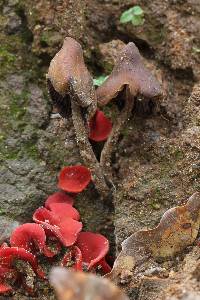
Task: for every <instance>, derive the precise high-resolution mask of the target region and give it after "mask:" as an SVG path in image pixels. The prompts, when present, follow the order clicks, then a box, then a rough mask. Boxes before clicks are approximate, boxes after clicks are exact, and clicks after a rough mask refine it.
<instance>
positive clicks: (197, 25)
mask: <svg viewBox="0 0 200 300" xmlns="http://www.w3.org/2000/svg"><path fill="white" fill-rule="evenodd" d="M136 4H137V5H140V6H141V7H142V8H143V10H144V14H145V22H144V24H143V25H142V26H138V27H134V26H132V25H131V24H129V23H127V24H123V25H122V24H120V22H119V18H120V15H121V13H122V12H123V11H125V10H126V9H128V8H129V7H131V6H133V5H136ZM65 36H71V37H74V38H76V39H77V40H78V41H79V42H80V43H81V45H82V47H83V49H84V56H85V60H86V63H87V66H88V68H89V70H90V71H91V73H92V74H93V76H94V77H96V76H98V75H101V74H105V75H108V74H109V73H110V71H111V70H112V67H113V64H114V61H115V59H116V56H117V53H119V51H120V49H122V47H123V44H124V43H127V42H130V41H132V42H134V43H135V44H136V45H137V47H138V48H139V50H140V52H141V54H142V55H143V57H144V60H145V64H146V65H147V66H148V67H149V68H150V69H151V70H152V72H153V73H154V75H155V76H156V77H157V79H158V80H159V81H160V83H161V85H162V89H163V95H164V96H163V97H162V99H161V100H160V101H159V102H158V103H156V104H154V105H153V106H152V105H150V103H148V104H145V105H141V104H140V103H139V102H138V103H137V105H136V107H135V109H134V111H133V114H132V116H131V118H130V119H129V120H128V123H127V126H126V128H125V129H124V130H123V131H122V133H121V136H120V140H119V143H118V145H117V149H116V151H115V152H114V153H113V157H112V171H113V174H114V184H115V187H116V191H117V192H116V197H114V199H113V201H112V203H107V202H103V201H102V200H101V199H100V197H99V196H98V194H97V192H96V190H95V187H94V186H93V185H92V184H91V185H90V186H89V189H88V190H86V191H85V192H84V193H82V194H80V195H79V196H78V197H77V200H76V202H75V207H77V208H78V209H79V211H80V214H81V217H82V220H83V223H84V229H85V230H91V231H95V232H101V233H103V234H105V235H106V236H107V237H108V238H109V240H110V242H111V254H112V255H113V256H115V255H116V254H117V253H118V252H119V251H120V249H121V242H122V241H123V240H124V239H125V238H127V237H128V236H129V235H130V234H132V233H134V232H136V231H137V230H140V229H146V228H153V227H154V226H155V225H156V224H158V222H159V220H160V218H161V216H162V215H163V213H164V212H165V211H166V210H167V209H168V208H171V207H173V206H177V205H180V204H183V203H185V202H186V201H187V199H188V197H189V196H191V195H192V194H193V193H194V192H196V191H200V5H199V4H198V1H197V0H188V1H185V0H165V1H163V0H152V1H145V0H139V1H137V2H136V1H135V0H121V1H120V0H119V1H118V0H73V1H71V0H59V1H51V0H39V1H37V2H36V3H34V2H33V1H31V0H27V1H25V0H2V1H1V3H0V105H1V110H0V118H1V123H0V162H1V165H0V204H1V209H0V240H1V241H3V240H5V239H7V238H8V237H9V233H10V232H11V231H12V230H13V228H14V227H16V226H17V225H18V224H19V223H21V222H26V221H28V220H29V221H30V220H31V217H32V214H33V212H34V210H35V209H36V208H37V207H39V206H41V205H43V203H44V201H45V199H46V197H47V195H49V194H51V193H52V192H54V191H56V190H57V186H56V182H57V174H58V172H59V170H60V169H61V167H62V166H64V165H73V164H78V163H81V157H80V154H79V150H78V147H77V145H76V140H75V132H74V128H73V126H72V120H71V119H70V118H69V119H62V118H61V117H60V116H58V115H57V114H56V112H55V110H54V108H53V107H52V104H51V102H50V99H49V97H48V95H47V89H46V78H45V76H46V72H47V69H48V66H49V62H50V60H51V58H52V57H53V56H54V55H55V53H56V52H57V51H58V49H59V48H60V46H61V44H62V41H63V38H64V37H65ZM105 113H106V114H107V115H108V116H110V117H111V118H112V119H113V121H114V118H115V117H116V110H115V108H114V105H112V104H111V105H108V106H107V107H106V108H105ZM96 151H99V150H98V148H97V150H96ZM4 228H6V230H4ZM199 257H200V253H199V248H198V247H197V246H194V245H191V246H190V247H189V248H188V249H186V251H185V252H184V253H181V254H180V255H177V257H173V258H171V259H169V260H167V261H165V262H162V263H160V262H156V263H155V262H152V266H149V265H148V266H146V270H145V271H147V270H149V269H151V268H165V269H166V272H168V273H170V272H171V273H170V274H172V273H173V276H170V287H169V284H166V287H165V285H162V283H163V281H162V280H161V279H160V278H159V276H160V275H159V276H158V275H155V274H154V273H152V274H153V275H152V276H149V279H147V278H146V277H145V278H144V279H143V280H142V281H141V282H140V283H138V285H137V286H133V285H132V284H131V281H130V282H129V283H128V284H126V285H125V289H126V292H127V293H128V295H129V297H130V299H131V300H136V299H137V300H138V299H140V300H145V299H165V300H167V299H174V300H175V299H182V300H183V299H185V300H186V299H187V300H190V299H194V300H195V299H200V294H199V290H200V287H199V266H200V265H199ZM56 263H58V261H57V262H55V264H56ZM44 266H46V267H47V268H49V267H50V266H49V265H48V263H46V262H44ZM188 266H189V267H188ZM191 266H192V267H191ZM161 273H162V272H161ZM156 276H157V277H156ZM155 277H156V279H155ZM161 281H162V283H161ZM36 285H37V287H36V290H37V293H36V294H35V295H34V296H33V297H31V296H26V295H24V292H23V291H18V292H17V293H15V294H12V295H10V296H7V297H6V298H5V297H3V296H1V297H0V299H14V300H17V299H22V300H25V299H42V300H46V299H55V296H54V293H53V291H52V290H51V289H50V287H49V285H48V284H47V283H45V284H43V283H41V282H37V283H36ZM122 287H123V286H122ZM163 289H165V293H163V294H162V292H161V290H163ZM161 294H162V295H161Z"/></svg>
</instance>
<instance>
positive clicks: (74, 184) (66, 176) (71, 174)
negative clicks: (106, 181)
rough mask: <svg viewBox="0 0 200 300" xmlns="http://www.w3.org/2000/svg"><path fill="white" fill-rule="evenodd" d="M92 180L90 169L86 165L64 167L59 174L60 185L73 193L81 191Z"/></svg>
mask: <svg viewBox="0 0 200 300" xmlns="http://www.w3.org/2000/svg"><path fill="white" fill-rule="evenodd" d="M90 180H91V173H90V170H89V169H88V168H86V167H84V166H69V167H64V168H63V169H62V170H61V172H60V175H59V179H58V187H59V188H60V189H62V190H64V191H67V192H71V193H80V192H82V191H83V190H84V189H85V188H86V186H87V185H88V184H89V182H90Z"/></svg>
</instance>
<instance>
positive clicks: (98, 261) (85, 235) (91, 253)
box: [76, 232, 111, 273]
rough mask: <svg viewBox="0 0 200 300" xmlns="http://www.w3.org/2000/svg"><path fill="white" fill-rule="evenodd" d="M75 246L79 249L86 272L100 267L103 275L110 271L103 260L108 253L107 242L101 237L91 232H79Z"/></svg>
mask: <svg viewBox="0 0 200 300" xmlns="http://www.w3.org/2000/svg"><path fill="white" fill-rule="evenodd" d="M76 246H77V247H78V248H79V249H80V251H81V253H82V260H83V263H84V264H85V265H86V266H87V269H88V270H91V269H92V268H95V267H97V266H101V267H102V269H103V271H104V272H105V273H108V272H110V271H111V268H110V266H109V265H108V264H107V262H106V260H105V256H106V254H107V253H108V251H109V242H108V240H107V239H106V238H105V237H104V236H103V235H101V234H98V233H93V232H80V233H79V235H78V238H77V242H76Z"/></svg>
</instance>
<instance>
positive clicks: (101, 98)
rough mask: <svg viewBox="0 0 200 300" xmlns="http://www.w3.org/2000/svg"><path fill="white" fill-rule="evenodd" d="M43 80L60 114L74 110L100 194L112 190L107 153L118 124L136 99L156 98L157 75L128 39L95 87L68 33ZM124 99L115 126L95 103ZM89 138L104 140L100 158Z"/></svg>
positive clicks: (81, 145)
mask: <svg viewBox="0 0 200 300" xmlns="http://www.w3.org/2000/svg"><path fill="white" fill-rule="evenodd" d="M47 85H48V89H49V94H50V97H51V99H52V102H53V104H54V105H55V106H56V107H57V109H58V112H59V113H60V114H61V116H63V117H65V118H68V117H70V116H72V120H73V125H74V128H75V133H76V139H77V144H78V146H79V150H80V154H81V156H82V159H83V161H84V164H85V165H86V166H87V167H88V168H89V169H90V170H91V173H92V177H93V181H94V183H95V185H96V188H97V190H98V191H99V193H100V195H102V196H105V197H107V196H108V195H110V191H111V189H110V187H111V186H113V182H112V172H111V170H110V165H111V155H112V152H113V149H114V147H115V145H116V143H117V141H118V138H119V135H120V132H121V129H122V128H123V126H124V125H125V123H126V122H127V120H128V118H129V117H130V115H131V112H132V110H133V108H134V105H135V103H136V99H139V100H140V101H143V102H144V101H149V100H150V99H157V98H158V96H160V95H161V88H160V85H159V83H158V81H157V80H156V79H155V78H154V76H153V75H152V74H151V73H150V71H149V70H148V69H147V68H146V67H145V66H144V63H143V61H142V57H141V55H140V53H139V51H138V49H137V47H136V46H135V45H134V43H129V44H127V45H126V46H125V47H124V49H123V50H122V52H121V53H119V57H118V59H117V60H116V64H115V66H114V68H113V71H112V73H111V74H110V76H108V78H107V79H106V81H105V82H104V83H103V84H102V85H101V86H100V87H98V88H97V90H96V91H95V88H94V85H93V80H92V77H91V75H90V73H89V71H88V69H87V67H86V65H85V63H84V58H83V51H82V48H81V45H80V44H79V43H78V42H77V41H75V40H74V39H72V38H70V37H66V38H65V40H64V43H63V46H62V48H61V50H60V51H59V52H58V53H57V54H56V55H55V57H54V58H53V59H52V61H51V63H50V67H49V71H48V74H47ZM119 97H120V100H122V102H123V109H122V110H119V115H118V117H117V118H116V120H115V122H114V124H113V126H112V124H111V121H110V120H109V119H108V118H107V117H106V116H105V115H104V113H103V112H102V111H100V110H99V109H98V108H97V107H98V106H99V107H103V106H105V105H106V104H108V103H109V102H111V101H117V99H118V98H119ZM90 140H93V141H95V142H100V141H105V144H104V147H103V150H102V152H101V155H100V159H97V157H96V155H95V154H94V151H93V148H92V146H91V143H90Z"/></svg>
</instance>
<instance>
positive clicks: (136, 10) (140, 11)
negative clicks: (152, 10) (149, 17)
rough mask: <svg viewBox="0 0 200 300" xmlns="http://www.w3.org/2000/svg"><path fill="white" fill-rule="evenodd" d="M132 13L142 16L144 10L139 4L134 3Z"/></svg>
mask: <svg viewBox="0 0 200 300" xmlns="http://www.w3.org/2000/svg"><path fill="white" fill-rule="evenodd" d="M133 14H134V15H135V16H143V15H144V11H143V9H142V8H141V7H140V6H139V5H136V6H133Z"/></svg>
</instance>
